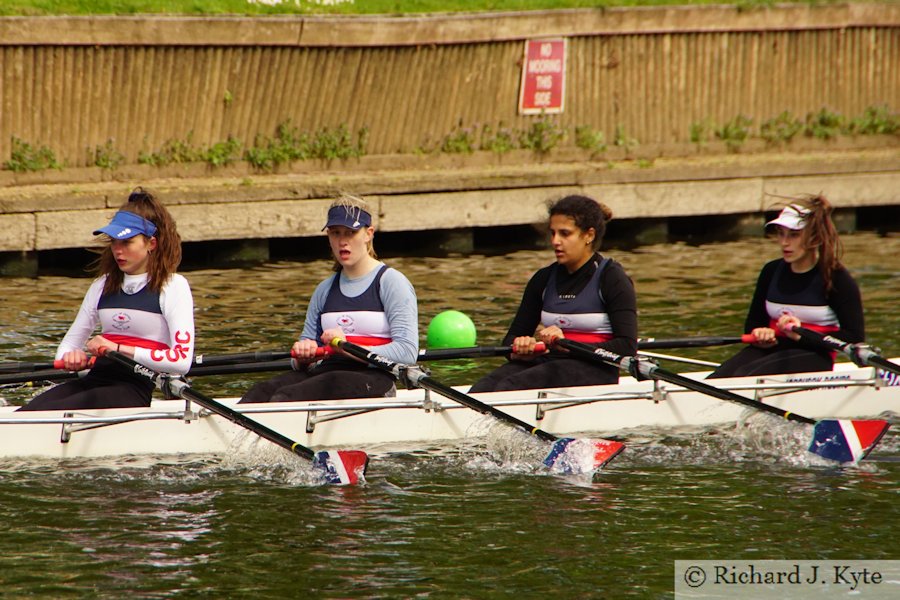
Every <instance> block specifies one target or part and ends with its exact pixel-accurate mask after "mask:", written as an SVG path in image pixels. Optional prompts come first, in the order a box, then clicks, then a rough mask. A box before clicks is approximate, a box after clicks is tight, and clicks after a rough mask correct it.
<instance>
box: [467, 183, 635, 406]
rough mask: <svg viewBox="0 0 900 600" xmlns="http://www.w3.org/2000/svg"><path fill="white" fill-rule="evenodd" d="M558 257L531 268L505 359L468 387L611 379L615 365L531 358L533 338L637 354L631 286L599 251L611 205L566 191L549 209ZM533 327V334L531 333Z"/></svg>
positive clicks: (558, 356)
mask: <svg viewBox="0 0 900 600" xmlns="http://www.w3.org/2000/svg"><path fill="white" fill-rule="evenodd" d="M549 213H550V244H551V245H552V246H553V251H554V252H555V254H556V262H555V263H553V264H552V265H549V266H547V267H544V268H542V269H540V270H539V271H537V272H536V273H535V274H534V275H533V276H532V277H531V280H530V281H529V282H528V285H527V286H526V287H525V293H524V295H523V296H522V302H521V304H520V305H519V310H518V312H517V313H516V316H515V318H514V319H513V322H512V325H511V326H510V328H509V331H508V332H507V334H506V337H505V338H504V340H503V344H504V345H511V346H512V349H513V353H512V355H511V356H510V360H509V362H507V363H506V364H505V365H503V366H501V367H500V368H498V369H496V370H495V371H494V372H492V373H490V374H488V375H487V376H485V377H483V378H482V379H481V380H479V381H477V382H476V383H475V385H473V386H472V388H471V390H470V391H471V392H490V391H500V390H519V389H534V388H539V387H558V386H563V385H565V386H576V385H595V384H607V383H616V382H617V381H618V380H619V370H618V368H616V367H614V366H610V365H603V364H599V363H592V362H585V361H582V360H578V359H575V358H570V357H568V356H567V354H566V353H565V352H552V353H550V354H546V355H539V356H535V355H534V354H533V351H534V346H535V343H536V342H537V341H541V342H544V343H545V344H547V345H549V344H550V343H551V342H552V341H553V339H554V338H562V337H565V338H569V339H571V340H574V341H578V342H584V343H588V344H592V345H594V346H596V347H600V348H605V349H607V350H610V351H612V352H615V353H616V354H620V355H623V356H633V355H634V354H635V352H637V306H636V300H635V293H634V285H633V284H632V282H631V279H630V278H629V277H628V275H627V274H626V273H625V269H623V268H622V265H620V264H619V263H617V262H616V261H614V260H612V259H610V258H608V257H604V256H602V255H601V254H600V253H599V252H598V250H599V248H600V243H601V242H602V241H603V235H604V233H605V232H606V223H607V222H608V221H609V220H610V219H611V218H612V211H611V210H610V209H609V207H607V206H605V205H603V204H601V203H599V202H597V201H596V200H594V199H592V198H588V197H586V196H566V197H565V198H562V199H561V200H559V201H557V202H555V203H553V204H551V205H550V207H549ZM535 331H536V333H535Z"/></svg>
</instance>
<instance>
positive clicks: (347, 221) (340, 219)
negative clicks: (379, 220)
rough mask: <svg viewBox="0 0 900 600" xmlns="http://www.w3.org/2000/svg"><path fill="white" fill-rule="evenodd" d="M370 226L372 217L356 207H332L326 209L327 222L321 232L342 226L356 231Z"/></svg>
mask: <svg viewBox="0 0 900 600" xmlns="http://www.w3.org/2000/svg"><path fill="white" fill-rule="evenodd" d="M371 224H372V215H370V214H369V213H368V212H366V211H364V210H363V209H361V208H359V207H356V206H332V207H331V208H329V209H328V222H327V223H325V227H323V228H322V231H325V230H326V229H328V228H329V227H336V226H338V225H343V226H344V227H349V228H350V229H353V230H356V229H361V228H363V227H369V226H370V225H371Z"/></svg>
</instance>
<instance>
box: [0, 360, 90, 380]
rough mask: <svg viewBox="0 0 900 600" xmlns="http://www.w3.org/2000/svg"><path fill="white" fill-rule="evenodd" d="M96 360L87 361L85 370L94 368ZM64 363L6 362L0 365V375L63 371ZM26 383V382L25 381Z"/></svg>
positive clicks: (57, 361) (56, 361) (55, 361)
mask: <svg viewBox="0 0 900 600" xmlns="http://www.w3.org/2000/svg"><path fill="white" fill-rule="evenodd" d="M95 360H96V359H95V358H94V357H91V358H89V359H88V365H87V367H85V368H86V369H90V368H91V367H93V366H94V361H95ZM65 368H66V363H65V362H64V361H63V360H61V359H57V360H54V361H53V362H40V363H35V362H8V363H0V373H21V372H22V371H29V370H31V371H34V372H38V371H50V370H52V369H60V370H62V369H65ZM23 374H24V373H23ZM26 381H28V380H26Z"/></svg>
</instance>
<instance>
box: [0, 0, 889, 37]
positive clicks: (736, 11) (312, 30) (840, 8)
mask: <svg viewBox="0 0 900 600" xmlns="http://www.w3.org/2000/svg"><path fill="white" fill-rule="evenodd" d="M898 25H900V4H898V3H896V2H866V3H860V4H854V3H848V4H829V5H826V6H814V5H807V4H782V5H775V6H772V7H767V8H757V9H745V8H739V7H736V6H730V5H728V6H726V5H721V6H715V5H714V6H709V5H705V6H653V7H636V8H606V9H573V10H547V11H523V12H485V13H445V14H428V15H402V16H390V15H376V16H365V15H363V16H306V17H293V16H285V17H265V16H261V17H251V18H248V17H241V16H221V17H220V16H209V17H185V16H156V15H141V16H88V17H77V16H60V17H0V45H51V46H52V45H66V46H79V45H91V46H94V45H96V46H143V45H152V46H194V45H201V46H303V47H379V46H416V45H428V44H462V43H480V42H497V41H509V40H523V39H527V38H531V37H535V32H540V37H555V36H565V37H573V36H585V35H613V34H653V33H660V34H663V33H670V32H679V33H685V32H718V31H785V30H806V29H837V28H847V27H867V26H883V27H896V26H898Z"/></svg>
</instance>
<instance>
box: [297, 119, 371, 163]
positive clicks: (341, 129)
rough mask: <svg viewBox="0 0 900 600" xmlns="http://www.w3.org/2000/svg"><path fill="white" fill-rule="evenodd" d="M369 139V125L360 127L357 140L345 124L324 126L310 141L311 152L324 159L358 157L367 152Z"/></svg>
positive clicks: (311, 154) (314, 155) (311, 155)
mask: <svg viewBox="0 0 900 600" xmlns="http://www.w3.org/2000/svg"><path fill="white" fill-rule="evenodd" d="M368 139H369V128H368V127H362V128H360V129H359V131H358V132H357V135H356V141H354V140H353V135H352V134H351V133H350V131H349V130H348V129H347V126H346V125H344V124H341V125H338V126H337V127H334V128H329V127H323V128H322V129H320V130H319V131H318V132H316V135H315V136H314V137H313V139H312V141H311V142H310V144H309V154H310V157H312V158H321V159H323V160H334V159H336V158H337V159H347V158H358V157H360V156H363V155H364V154H365V153H366V144H367V143H368Z"/></svg>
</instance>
